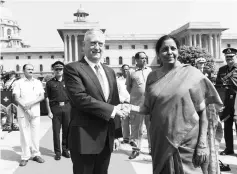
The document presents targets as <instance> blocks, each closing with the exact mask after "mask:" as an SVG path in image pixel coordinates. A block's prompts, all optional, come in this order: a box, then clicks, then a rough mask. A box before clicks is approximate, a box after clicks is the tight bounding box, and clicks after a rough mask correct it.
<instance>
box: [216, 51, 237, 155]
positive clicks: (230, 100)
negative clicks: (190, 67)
mask: <svg viewBox="0 0 237 174" xmlns="http://www.w3.org/2000/svg"><path fill="white" fill-rule="evenodd" d="M223 53H224V54H225V60H226V63H227V65H224V66H222V67H220V69H219V71H218V73H217V78H216V85H219V86H223V87H225V88H226V94H225V101H224V105H225V108H224V110H223V113H222V117H221V120H223V121H224V137H225V143H226V148H225V150H224V151H222V152H221V153H220V155H232V154H234V141H233V128H232V127H233V122H234V121H235V122H236V120H237V118H236V115H235V98H236V92H237V64H236V55H237V50H236V49H234V48H226V49H224V50H223Z"/></svg>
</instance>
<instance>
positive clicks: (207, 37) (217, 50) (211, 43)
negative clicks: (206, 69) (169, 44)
mask: <svg viewBox="0 0 237 174" xmlns="http://www.w3.org/2000/svg"><path fill="white" fill-rule="evenodd" d="M180 42H181V45H188V46H194V47H196V46H199V47H201V48H205V49H207V51H208V52H209V53H210V54H211V55H212V56H213V57H214V58H216V59H219V58H220V57H221V33H205V34H204V33H189V34H187V35H185V36H183V37H181V39H180Z"/></svg>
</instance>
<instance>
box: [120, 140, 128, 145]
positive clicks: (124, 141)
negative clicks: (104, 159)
mask: <svg viewBox="0 0 237 174" xmlns="http://www.w3.org/2000/svg"><path fill="white" fill-rule="evenodd" d="M121 144H129V140H127V139H124V140H123V141H122V142H121Z"/></svg>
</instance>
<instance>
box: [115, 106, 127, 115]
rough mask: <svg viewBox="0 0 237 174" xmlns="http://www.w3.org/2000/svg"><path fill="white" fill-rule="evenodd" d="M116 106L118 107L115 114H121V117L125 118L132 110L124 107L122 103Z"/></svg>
mask: <svg viewBox="0 0 237 174" xmlns="http://www.w3.org/2000/svg"><path fill="white" fill-rule="evenodd" d="M115 107H116V114H115V115H118V116H120V118H125V117H127V116H128V115H129V112H130V111H128V110H125V109H123V107H122V105H121V104H119V105H117V106H115Z"/></svg>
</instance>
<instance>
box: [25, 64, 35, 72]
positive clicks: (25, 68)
mask: <svg viewBox="0 0 237 174" xmlns="http://www.w3.org/2000/svg"><path fill="white" fill-rule="evenodd" d="M27 65H30V66H32V67H33V65H32V64H29V63H28V64H25V65H23V71H25V69H26V66H27Z"/></svg>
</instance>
